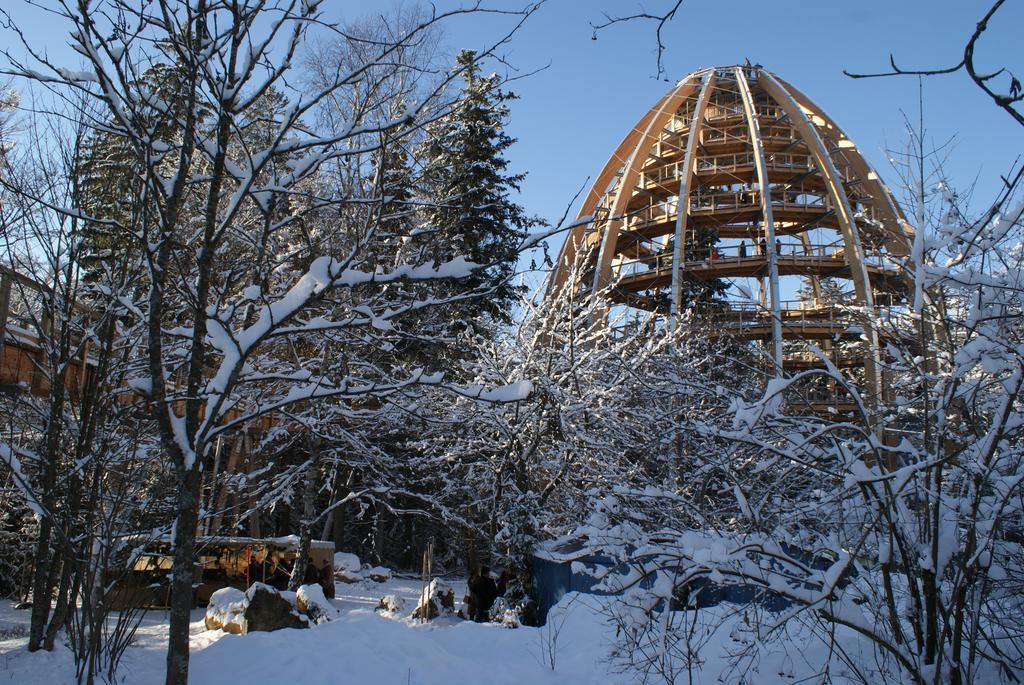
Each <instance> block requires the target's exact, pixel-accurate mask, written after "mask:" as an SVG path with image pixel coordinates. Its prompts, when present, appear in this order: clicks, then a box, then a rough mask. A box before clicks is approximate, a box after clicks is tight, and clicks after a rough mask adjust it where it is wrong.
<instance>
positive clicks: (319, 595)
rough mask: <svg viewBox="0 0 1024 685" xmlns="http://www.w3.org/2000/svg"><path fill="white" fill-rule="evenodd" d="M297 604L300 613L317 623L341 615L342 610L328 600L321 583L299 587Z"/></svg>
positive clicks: (296, 596)
mask: <svg viewBox="0 0 1024 685" xmlns="http://www.w3.org/2000/svg"><path fill="white" fill-rule="evenodd" d="M295 606H296V608H297V609H298V610H299V612H300V613H303V614H305V615H306V616H308V617H309V620H310V621H312V622H313V623H315V624H317V625H319V624H321V623H327V622H328V621H333V620H335V619H336V618H338V616H340V615H341V612H340V611H338V610H337V609H336V608H335V607H334V605H333V604H331V603H330V602H329V601H327V597H326V596H324V589H323V588H322V587H321V586H320V584H319V583H312V584H310V585H303V586H301V587H299V589H298V591H297V592H296V593H295Z"/></svg>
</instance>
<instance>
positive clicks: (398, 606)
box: [377, 595, 405, 614]
mask: <svg viewBox="0 0 1024 685" xmlns="http://www.w3.org/2000/svg"><path fill="white" fill-rule="evenodd" d="M404 609H405V600H404V599H402V598H401V597H399V596H398V595H384V596H383V597H381V598H380V602H378V603H377V611H380V612H383V613H385V614H399V613H401V612H402V611H403V610H404Z"/></svg>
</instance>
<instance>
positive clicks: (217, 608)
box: [205, 587, 249, 633]
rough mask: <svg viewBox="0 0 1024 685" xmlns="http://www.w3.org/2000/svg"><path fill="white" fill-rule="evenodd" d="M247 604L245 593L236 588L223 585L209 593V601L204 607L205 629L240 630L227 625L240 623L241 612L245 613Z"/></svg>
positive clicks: (238, 624)
mask: <svg viewBox="0 0 1024 685" xmlns="http://www.w3.org/2000/svg"><path fill="white" fill-rule="evenodd" d="M248 604H249V602H248V600H247V598H246V596H245V593H244V592H242V591H241V590H239V589H238V588H234V587H224V588H221V589H220V590H217V591H216V592H214V593H213V594H212V595H210V603H209V604H208V605H207V607H206V618H205V623H206V629H207V630H217V629H221V630H225V631H227V632H229V633H231V632H241V631H240V630H239V631H236V630H233V629H232V628H230V627H229V626H240V625H241V623H242V614H243V613H245V607H246V606H248Z"/></svg>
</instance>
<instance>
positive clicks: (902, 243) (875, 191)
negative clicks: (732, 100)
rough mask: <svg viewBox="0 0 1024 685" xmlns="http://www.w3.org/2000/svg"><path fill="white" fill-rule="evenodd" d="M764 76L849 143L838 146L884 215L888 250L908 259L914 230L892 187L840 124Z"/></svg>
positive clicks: (788, 87) (806, 99) (788, 86)
mask: <svg viewBox="0 0 1024 685" xmlns="http://www.w3.org/2000/svg"><path fill="white" fill-rule="evenodd" d="M762 73H764V74H768V75H769V76H770V77H771V78H772V80H773V81H774V82H775V83H776V84H778V85H779V86H780V87H782V88H783V89H785V91H786V93H788V94H789V96H790V97H791V98H792V99H793V100H794V101H796V103H797V104H798V105H799V106H800V107H801V108H802V109H804V110H807V111H809V112H811V113H812V114H813V115H814V116H816V117H818V118H820V119H821V120H822V121H823V122H825V127H826V128H827V129H830V130H832V131H834V132H835V134H836V136H837V137H838V139H839V140H838V143H843V142H844V141H845V142H846V143H848V145H847V146H845V147H844V146H843V145H839V147H840V149H841V150H842V151H843V153H844V154H845V155H846V157H847V160H848V161H849V162H850V166H852V167H853V170H854V171H855V172H856V173H857V176H858V177H859V178H860V179H861V181H862V182H863V183H864V184H865V185H866V186H867V187H868V188H870V189H871V195H872V197H873V198H874V199H875V200H876V204H875V206H876V207H878V209H879V210H880V211H881V212H882V216H883V218H884V219H885V223H886V225H885V226H884V229H885V232H886V233H887V234H888V235H889V237H890V240H888V241H886V249H888V250H889V252H891V253H893V254H894V255H898V256H901V257H905V256H908V255H909V254H910V252H911V250H910V245H911V243H912V242H913V236H914V228H913V226H911V225H910V222H908V221H907V219H906V217H905V216H904V215H903V211H902V210H901V209H900V207H899V205H897V204H896V203H895V202H894V201H893V199H892V193H891V192H889V187H888V186H887V185H886V184H885V182H884V181H883V180H882V177H881V176H879V175H878V173H877V172H876V171H875V170H874V169H873V168H872V167H871V165H870V164H868V162H867V160H866V159H864V157H863V155H861V154H860V151H859V150H858V149H857V146H856V145H855V144H854V142H853V140H851V139H850V137H849V136H848V135H846V133H845V132H844V131H843V129H841V128H840V127H839V125H838V124H837V123H836V122H835V121H834V120H833V119H832V118H831V117H830V116H828V115H827V114H825V112H824V110H822V109H821V108H820V107H818V106H817V105H816V104H814V101H813V100H811V99H810V98H809V97H807V96H806V95H804V94H803V93H802V92H801V91H800V89H798V88H795V87H793V85H792V84H790V83H789V82H787V81H785V80H784V79H781V78H779V77H778V76H776V75H775V74H772V73H770V72H767V71H764V70H763V69H762Z"/></svg>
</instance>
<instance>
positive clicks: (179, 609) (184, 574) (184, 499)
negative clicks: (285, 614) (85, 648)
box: [165, 459, 201, 685]
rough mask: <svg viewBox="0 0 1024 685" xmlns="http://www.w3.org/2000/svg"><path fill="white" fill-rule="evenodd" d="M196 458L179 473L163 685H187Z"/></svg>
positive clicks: (196, 504) (196, 512)
mask: <svg viewBox="0 0 1024 685" xmlns="http://www.w3.org/2000/svg"><path fill="white" fill-rule="evenodd" d="M200 480H201V478H200V473H199V461H198V459H197V460H196V461H195V463H193V465H192V466H191V468H188V469H182V474H181V475H180V476H179V479H178V481H179V485H180V492H179V493H178V515H177V518H176V519H175V522H174V565H173V567H172V569H171V570H172V578H171V611H170V628H169V631H168V633H169V635H168V640H167V678H166V680H165V683H166V685H188V656H189V653H188V641H189V632H188V630H189V624H190V623H191V618H192V579H193V571H194V569H195V557H196V526H197V525H199V483H200Z"/></svg>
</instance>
